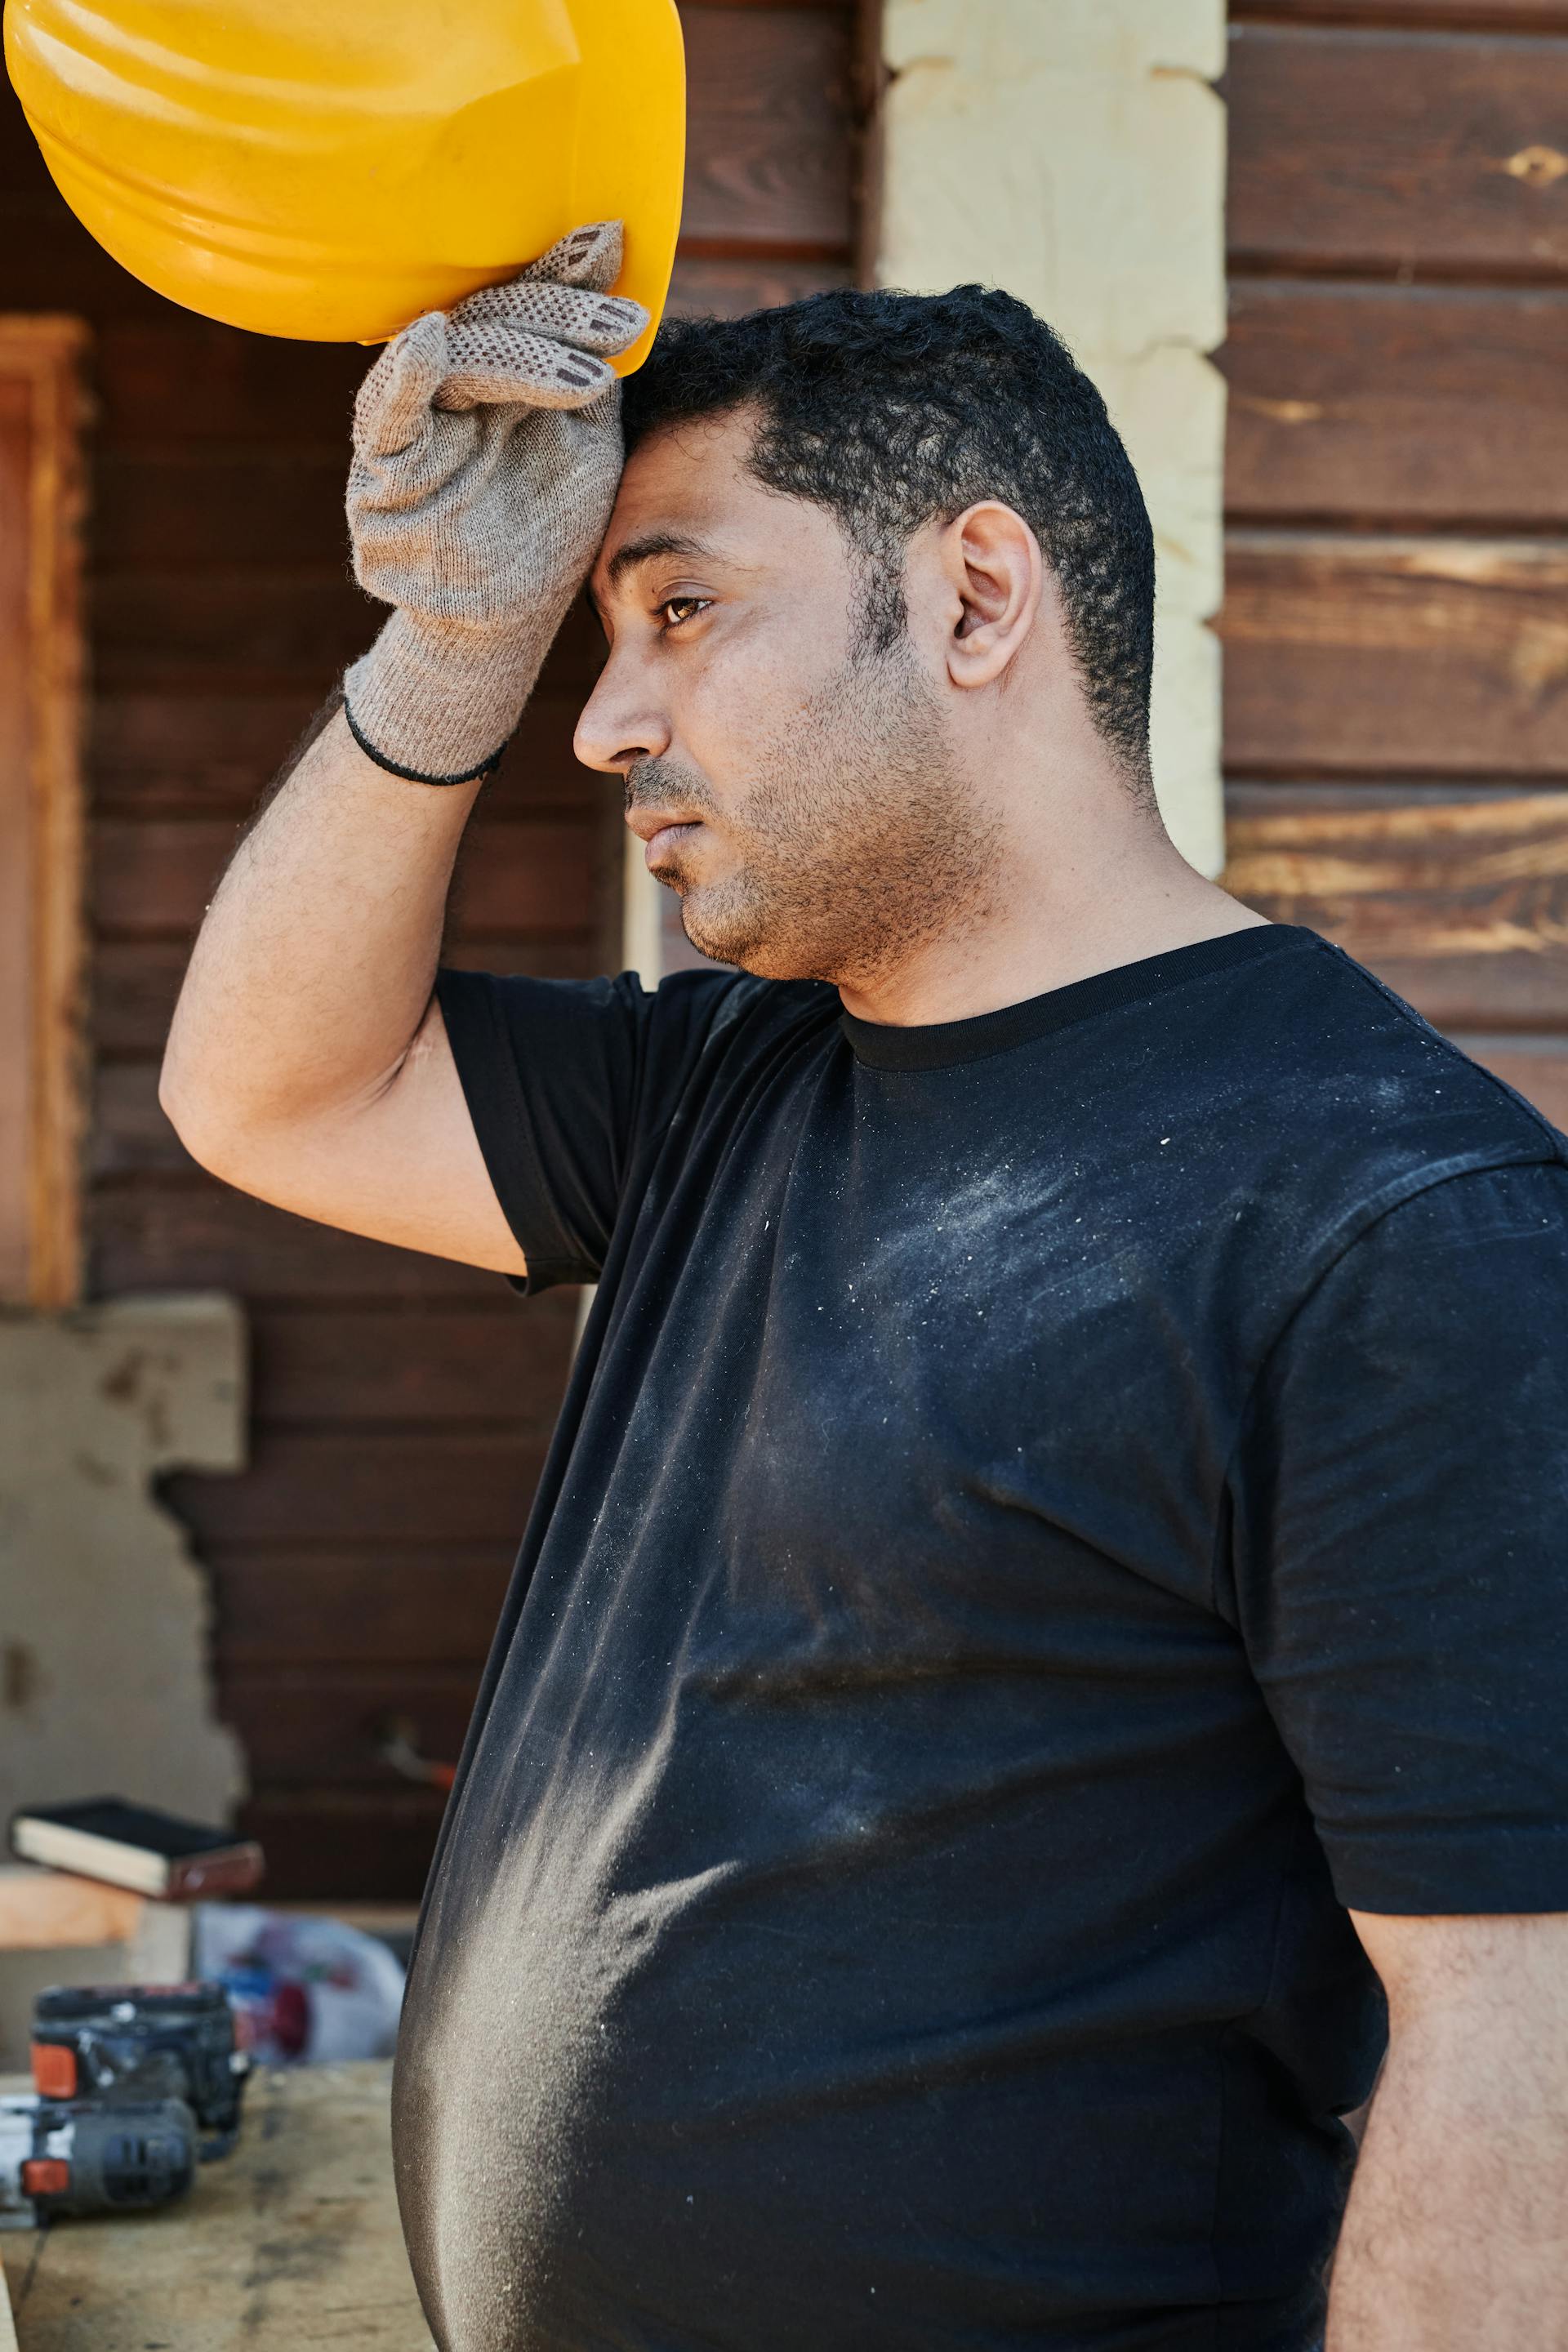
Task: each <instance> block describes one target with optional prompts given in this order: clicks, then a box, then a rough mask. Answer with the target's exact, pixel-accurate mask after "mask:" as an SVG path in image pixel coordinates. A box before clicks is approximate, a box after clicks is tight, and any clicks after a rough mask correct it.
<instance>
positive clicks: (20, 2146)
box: [0, 2091, 196, 2293]
mask: <svg viewBox="0 0 1568 2352" xmlns="http://www.w3.org/2000/svg"><path fill="white" fill-rule="evenodd" d="M195 2167H196V2124H195V2116H193V2115H192V2113H191V2111H190V2109H189V2107H187V2106H186V2105H184V2101H183V2100H180V2099H142V2100H137V2101H134V2102H128V2103H127V2104H126V2105H121V2106H107V2107H100V2106H91V2105H88V2104H87V2103H86V2102H84V2101H81V2100H74V2099H40V2098H39V2097H38V2096H37V2094H36V2093H34V2092H31V2091H26V2092H16V2093H11V2094H7V2095H5V2096H0V2230H36V2229H37V2228H39V2227H40V2226H41V2225H42V2224H43V2223H45V2222H47V2221H54V2220H55V2219H56V2218H57V2217H59V2216H63V2215H67V2214H79V2213H133V2212H145V2211H147V2210H149V2209H150V2208H151V2207H153V2206H155V2205H168V2204H171V2203H172V2202H173V2201H174V2199H175V2198H176V2197H183V2196H184V2193H185V2191H186V2189H188V2188H189V2187H190V2185H191V2179H192V2176H193V2175H194V2173H195ZM3 2292H4V2289H0V2293H3Z"/></svg>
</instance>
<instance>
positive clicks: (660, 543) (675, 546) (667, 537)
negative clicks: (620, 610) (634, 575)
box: [605, 530, 713, 588]
mask: <svg viewBox="0 0 1568 2352" xmlns="http://www.w3.org/2000/svg"><path fill="white" fill-rule="evenodd" d="M712 553H713V549H712V548H711V547H710V546H709V545H708V544H707V543H706V541H703V540H700V539H688V538H687V537H685V536H684V535H683V533H681V532H680V531H678V530H653V531H649V532H648V534H647V537H646V538H645V539H628V540H627V541H626V544H625V546H624V547H617V548H616V551H615V553H614V555H612V556H611V558H610V560H609V562H608V563H607V564H606V565H605V582H606V583H607V585H608V586H610V587H612V588H615V587H617V586H618V585H619V583H621V581H623V580H624V579H625V578H626V573H627V572H635V571H636V570H637V565H638V564H639V563H652V562H654V561H655V559H656V558H657V557H658V556H661V555H694V556H699V557H707V556H711V555H712Z"/></svg>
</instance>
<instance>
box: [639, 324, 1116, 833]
mask: <svg viewBox="0 0 1568 2352" xmlns="http://www.w3.org/2000/svg"><path fill="white" fill-rule="evenodd" d="M749 406H755V408H756V409H757V411H758V412H759V424H758V429H757V435H756V440H755V445H754V446H753V449H752V457H751V464H752V471H753V472H754V473H755V474H756V476H757V478H758V479H759V480H760V481H763V482H765V483H766V484H767V486H768V487H769V488H771V489H775V490H780V491H783V492H784V493H786V494H787V495H789V496H791V497H794V498H802V499H813V500H815V501H816V503H817V504H818V505H819V506H824V507H826V508H827V509H829V510H830V511H831V512H832V513H833V514H834V515H835V516H837V520H838V521H839V523H840V525H841V526H842V528H843V530H844V531H845V533H846V535H847V537H848V539H849V540H850V541H851V542H852V543H853V544H854V545H855V547H856V548H857V549H858V550H859V551H861V552H862V553H863V554H864V555H865V556H867V557H868V559H869V563H868V586H867V614H866V625H867V629H868V635H869V637H870V640H871V643H872V645H873V646H890V645H892V644H893V643H895V642H896V641H897V639H898V637H899V636H900V635H901V634H902V632H903V629H904V627H905V626H906V625H907V614H906V609H905V605H904V597H903V586H902V581H903V572H904V564H903V549H904V547H905V545H906V544H907V542H908V541H909V540H910V537H912V535H913V534H914V532H915V531H917V530H920V529H921V527H922V525H924V524H925V523H928V522H931V521H933V520H942V521H951V520H952V519H953V518H954V517H955V516H957V515H961V514H962V513H963V510H964V509H965V508H966V507H969V506H973V504H975V502H976V501H977V500H979V499H1002V500H1003V501H1005V504H1007V505H1008V506H1010V507H1013V508H1014V509H1016V511H1017V512H1018V513H1019V514H1021V515H1022V516H1023V517H1024V520H1026V522H1027V523H1028V524H1029V525H1030V527H1031V529H1032V530H1034V532H1035V534H1036V536H1037V539H1038V540H1039V542H1040V546H1041V550H1042V551H1043V553H1044V555H1045V558H1046V561H1047V563H1048V564H1049V565H1050V566H1051V569H1052V571H1053V572H1055V574H1056V578H1057V581H1058V585H1059V588H1060V592H1061V596H1062V602H1063V605H1064V608H1065V612H1066V620H1067V629H1068V638H1069V641H1070V643H1071V646H1072V649H1073V652H1074V655H1075V656H1076V658H1077V660H1078V664H1079V669H1080V671H1081V672H1082V676H1083V679H1084V684H1085V688H1086V690H1087V694H1088V698H1089V707H1090V709H1091V711H1092V713H1093V716H1094V720H1095V724H1096V726H1097V727H1098V729H1099V730H1100V734H1101V735H1102V737H1103V738H1104V739H1105V740H1106V741H1107V742H1108V743H1109V744H1110V746H1111V747H1112V749H1113V750H1114V751H1116V752H1117V753H1118V755H1119V757H1120V758H1121V761H1122V763H1123V764H1124V765H1125V767H1126V768H1127V770H1128V772H1129V774H1130V776H1131V778H1132V780H1133V781H1134V782H1137V783H1138V784H1139V785H1140V786H1141V787H1147V784H1148V782H1149V689H1150V679H1151V676H1152V667H1153V646H1154V542H1153V535H1152V531H1151V530H1150V528H1149V515H1148V509H1146V508H1145V506H1144V504H1143V494H1142V490H1141V489H1140V488H1139V487H1138V478H1137V476H1136V474H1135V473H1134V472H1133V470H1132V463H1131V458H1130V457H1128V455H1127V451H1126V449H1125V448H1124V446H1122V442H1121V436H1120V435H1119V434H1118V433H1117V430H1116V428H1115V426H1114V425H1112V424H1111V422H1110V417H1109V416H1108V415H1107V414H1106V408H1105V403H1104V401H1103V400H1102V399H1101V398H1100V394H1099V393H1098V392H1097V391H1096V389H1095V387H1094V385H1093V384H1092V383H1090V382H1089V378H1088V377H1087V376H1086V375H1085V374H1084V373H1083V371H1082V370H1081V369H1080V368H1079V367H1078V366H1077V365H1076V364H1075V362H1074V361H1073V358H1072V354H1071V353H1070V352H1068V348H1067V345H1066V344H1065V343H1064V342H1063V341H1062V340H1061V338H1060V336H1059V335H1058V334H1056V333H1055V332H1054V331H1053V330H1052V329H1051V328H1049V327H1047V325H1046V323H1045V321H1044V320H1042V319H1037V317H1036V316H1035V313H1034V312H1033V311H1032V310H1029V309H1028V308H1027V307H1026V304H1024V303H1022V302H1019V301H1017V300H1016V299H1014V297H1013V296H1012V295H1010V294H1004V293H1001V292H999V291H997V290H996V289H994V288H992V287H985V286H956V287H954V288H953V289H952V292H951V293H949V294H900V293H893V292H889V291H878V292H871V293H856V292H852V291H849V290H842V291H837V292H833V293H826V294H813V295H809V296H807V298H806V299H805V300H804V301H800V302H789V303H785V304H784V305H782V306H781V307H780V308H778V309H776V310H753V311H752V312H751V313H750V314H749V315H748V316H747V317H745V318H741V319H668V320H666V321H665V323H664V325H663V326H662V327H661V329H660V330H659V333H658V339H657V341H656V342H655V344H654V348H653V352H652V354H651V355H650V357H649V359H648V360H647V363H646V365H644V366H643V367H642V368H641V369H639V370H638V372H637V373H636V374H635V375H633V376H630V377H629V378H628V379H627V381H626V385H625V387H624V415H625V421H626V446H627V449H628V451H629V450H630V449H632V448H634V447H635V446H637V442H638V441H640V440H643V439H645V438H646V437H647V436H648V435H649V434H650V433H655V432H657V431H658V430H659V428H660V427H661V426H664V425H679V424H685V423H689V422H690V421H691V420H692V419H693V418H696V417H701V416H712V415H721V414H723V413H725V412H726V411H729V410H731V409H737V408H742V407H749Z"/></svg>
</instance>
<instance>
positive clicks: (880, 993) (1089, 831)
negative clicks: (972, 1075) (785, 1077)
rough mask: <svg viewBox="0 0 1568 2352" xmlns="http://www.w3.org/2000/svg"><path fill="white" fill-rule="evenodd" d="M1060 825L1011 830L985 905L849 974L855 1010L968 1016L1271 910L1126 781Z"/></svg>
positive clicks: (886, 1020) (902, 1021)
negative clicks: (1222, 876)
mask: <svg viewBox="0 0 1568 2352" xmlns="http://www.w3.org/2000/svg"><path fill="white" fill-rule="evenodd" d="M1031 805H1032V806H1033V807H1036V808H1037V807H1039V806H1041V805H1045V806H1047V807H1050V808H1051V811H1052V821H1051V823H1050V824H1048V825H1045V824H1038V823H1036V824H1025V825H1022V826H1009V827H1007V828H1006V831H1005V839H1006V847H1005V852H1004V854H1003V856H1001V858H1000V859H999V861H998V865H997V869H996V871H995V873H994V876H993V877H991V883H990V888H989V890H988V893H987V895H986V897H985V898H984V901H983V902H982V903H980V904H978V905H974V906H971V907H969V908H965V909H963V910H962V911H960V912H955V915H954V919H953V920H952V923H951V924H950V925H948V926H946V927H945V928H944V929H942V930H940V931H937V932H935V933H933V934H932V935H931V937H930V938H929V939H925V940H921V942H920V943H919V944H918V945H917V946H916V947H914V948H912V949H911V950H910V952H909V953H908V954H907V955H905V956H903V957H901V958H899V959H896V960H889V962H888V963H887V964H886V965H885V966H883V967H881V968H879V969H878V970H877V971H866V972H861V973H858V974H856V975H855V977H854V978H853V979H850V978H848V977H845V978H843V979H841V980H840V982H839V995H840V997H841V998H842V1000H843V1003H844V1008H845V1010H846V1012H847V1013H852V1014H853V1015H854V1016H855V1017H856V1019H858V1020H861V1021H873V1022H879V1023H881V1024H885V1025H887V1026H889V1027H893V1028H915V1027H920V1026H923V1025H925V1024H930V1023H933V1022H942V1021H965V1020H969V1019H972V1018H973V1017H974V1016H975V1015H976V1014H978V1013H994V1012H997V1011H999V1010H1000V1009H1001V1008H1002V1007H1003V1006H1004V1005H1007V1004H1019V1003H1023V1002H1024V1001H1025V1000H1026V998H1028V997H1031V996H1043V995H1044V994H1046V993H1047V991H1048V990H1050V989H1053V988H1066V987H1068V985H1069V984H1070V983H1071V982H1073V981H1076V980H1089V979H1090V978H1092V977H1093V975H1094V974H1095V973H1096V972H1101V971H1115V970H1116V969H1117V967H1118V966H1119V965H1121V964H1125V963H1136V962H1137V961H1140V959H1142V957H1144V956H1153V955H1163V954H1165V953H1166V952H1168V951H1169V950H1171V949H1173V948H1179V947H1191V946H1194V945H1195V944H1196V943H1197V942H1198V941H1199V940H1212V939H1218V938H1221V937H1222V936H1223V935H1224V934H1225V933H1226V932H1229V931H1238V930H1245V929H1249V928H1251V927H1252V926H1254V925H1257V924H1260V923H1262V922H1263V921H1264V920H1265V918H1264V917H1263V916H1261V915H1257V914H1254V913H1253V911H1252V909H1251V908H1249V907H1244V906H1242V905H1241V904H1240V903H1239V902H1238V901H1237V899H1235V898H1231V897H1230V896H1229V895H1228V893H1227V892H1226V891H1224V890H1222V889H1220V888H1219V887H1217V886H1216V885H1215V883H1213V882H1209V881H1206V880H1205V877H1203V876H1202V875H1201V874H1199V873H1198V872H1197V871H1196V870H1195V869H1194V867H1193V866H1189V865H1188V863H1187V861H1186V859H1185V858H1184V856H1182V855H1181V853H1180V851H1179V850H1177V848H1176V847H1175V845H1174V844H1173V842H1172V840H1171V838H1170V836H1169V835H1168V834H1167V833H1166V832H1165V829H1164V827H1163V824H1161V822H1160V820H1159V818H1158V817H1157V816H1156V815H1155V814H1153V813H1152V811H1151V810H1149V809H1147V808H1144V807H1142V806H1141V805H1140V804H1139V803H1138V802H1137V801H1136V800H1135V799H1134V798H1133V796H1132V794H1131V793H1130V792H1129V791H1128V789H1127V787H1126V785H1125V784H1124V783H1122V782H1121V779H1120V778H1119V777H1114V776H1113V777H1111V778H1110V780H1109V784H1108V783H1107V781H1106V780H1105V779H1104V778H1103V777H1101V778H1096V779H1094V780H1092V782H1090V783H1089V785H1088V787H1087V789H1085V791H1084V792H1083V793H1081V795H1080V796H1079V805H1078V807H1077V808H1076V809H1072V810H1064V808H1063V805H1062V800H1061V798H1060V797H1058V795H1055V794H1053V795H1051V796H1050V797H1049V798H1048V799H1046V798H1044V797H1042V799H1041V800H1037V801H1036V800H1032V801H1031Z"/></svg>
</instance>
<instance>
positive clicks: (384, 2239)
mask: <svg viewBox="0 0 1568 2352" xmlns="http://www.w3.org/2000/svg"><path fill="white" fill-rule="evenodd" d="M391 2074H392V2070H391V2067H390V2065H387V2064H384V2063H367V2064H361V2065H353V2066H304V2067H300V2068H298V2069H294V2070H289V2071H285V2070H277V2069H269V2070H267V2071H265V2072H263V2073H261V2074H258V2075H257V2076H256V2077H255V2079H254V2080H253V2082H252V2083H251V2084H250V2087H249V2090H248V2091H247V2095H246V2104H245V2123H244V2127H243V2129H242V2130H241V2133H240V2137H239V2145H238V2147H237V2148H236V2149H235V2150H234V2152H233V2154H232V2155H231V2156H228V2157H226V2158H223V2159H222V2160H221V2161H220V2162H219V2163H216V2164H207V2165H204V2166H203V2167H202V2168H201V2170H200V2172H199V2173H198V2174H197V2177H196V2182H195V2188H194V2189H192V2191H191V2194H190V2195H189V2197H187V2198H186V2199H185V2200H184V2202H183V2203H181V2204H179V2205H173V2206H171V2207H169V2209H168V2210H166V2211H165V2212H163V2213H150V2214H146V2215H129V2216H127V2218H126V2219H125V2220H123V2221H60V2222H58V2223H57V2224H56V2226H55V2227H54V2228H53V2229H52V2230H49V2231H37V2232H35V2231H22V2230H17V2231H0V2260H3V2261H4V2263H5V2276H6V2281H7V2283H8V2284H9V2286H10V2290H11V2298H12V2302H13V2304H14V2305H15V2309H16V2334H17V2338H18V2342H19V2346H20V2352H149V2347H157V2352H308V2347H311V2346H315V2345H330V2346H332V2347H336V2352H432V2346H431V2341H430V2334H429V2330H428V2329H427V2328H426V2326H425V2322H424V2320H423V2318H422V2317H421V2315H420V2311H419V2305H418V2304H417V2302H416V2299H415V2294H414V2283H413V2281H412V2279H411V2278H410V2277H409V2274H408V2263H407V2258H406V2256H405V2253H404V2251H403V2237H402V2232H401V2231H400V2230H399V2228H398V2224H397V2206H396V2202H395V2198H394V2196H393V2189H392V2151H391V2144H390V2139H389V2135H388V2126H387V2112H388V2100H389V2093H390V2087H391Z"/></svg>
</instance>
